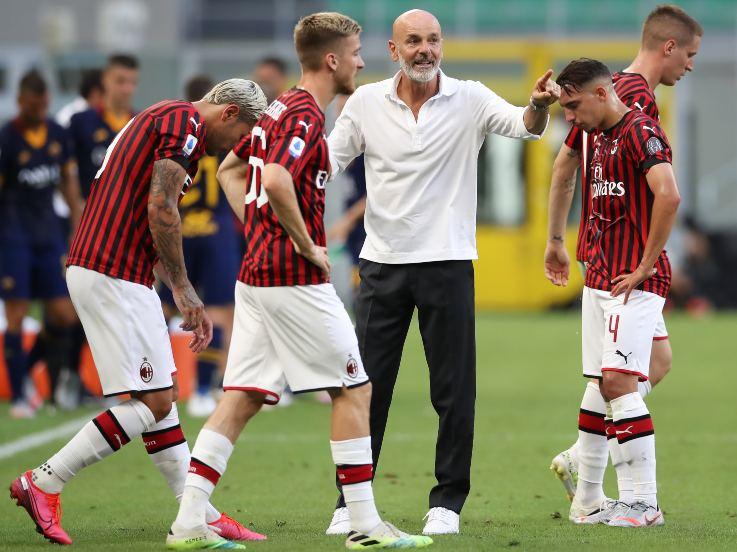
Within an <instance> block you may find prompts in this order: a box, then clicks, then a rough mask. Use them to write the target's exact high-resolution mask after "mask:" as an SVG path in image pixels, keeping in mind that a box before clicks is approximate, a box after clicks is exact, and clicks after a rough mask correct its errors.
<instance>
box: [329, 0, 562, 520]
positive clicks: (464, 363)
mask: <svg viewBox="0 0 737 552" xmlns="http://www.w3.org/2000/svg"><path fill="white" fill-rule="evenodd" d="M388 45H389V51H390V53H391V57H392V59H393V60H394V61H398V62H399V65H400V71H399V72H397V74H396V75H395V76H394V77H393V78H391V79H387V80H384V81H381V82H377V83H373V84H369V85H365V86H361V87H360V88H358V89H357V90H356V92H355V93H354V94H353V95H352V96H351V97H350V98H349V99H348V101H347V102H346V105H345V108H344V109H343V112H342V113H341V115H340V117H339V118H338V120H337V121H336V124H335V129H334V130H333V132H332V133H331V134H330V137H329V139H328V144H329V148H330V159H331V165H332V171H333V174H334V175H335V174H337V173H339V172H341V171H343V170H345V168H346V167H347V166H348V165H349V164H350V162H351V161H352V160H353V159H354V158H355V157H356V156H358V155H360V154H361V153H363V154H364V155H365V164H366V188H367V203H366V214H365V226H366V234H367V237H366V242H365V244H364V246H363V249H362V251H361V255H360V257H361V259H360V277H361V284H360V290H359V294H358V299H357V301H356V319H357V320H356V333H357V334H358V342H359V347H360V351H361V356H362V358H363V362H364V366H365V369H366V372H367V373H368V375H369V377H370V378H371V382H372V385H373V395H372V397H371V439H372V448H373V455H374V465H376V463H377V462H378V459H379V453H380V452H381V444H382V441H383V438H384V430H385V428H386V422H387V417H388V414H389V406H390V404H391V399H392V392H393V390H394V383H395V381H396V378H397V373H398V371H399V364H400V361H401V357H402V348H403V346H404V341H405V338H406V336H407V330H408V328H409V325H410V322H411V320H412V315H413V312H414V309H415V307H416V308H417V311H418V318H419V325H420V333H421V335H422V341H423V344H424V348H425V357H426V359H427V363H428V366H429V369H430V395H431V400H432V404H433V407H434V408H435V411H436V412H437V413H438V416H439V419H440V420H439V427H438V439H437V445H436V458H435V477H436V478H437V482H438V483H437V485H436V486H435V487H434V488H433V489H432V490H431V491H430V501H429V505H430V511H429V512H428V515H427V516H426V518H427V524H426V525H425V528H424V533H425V534H442V533H457V532H458V527H459V514H460V511H461V508H462V507H463V503H464V502H465V500H466V497H467V496H468V493H469V489H470V484H471V483H470V471H471V451H472V448H473V422H474V403H475V398H476V341H475V320H474V283H473V264H472V260H473V259H476V258H478V256H477V253H476V168H477V162H478V153H479V150H480V148H481V145H482V144H483V141H484V138H485V136H486V135H487V134H489V133H496V134H500V135H502V136H508V137H511V138H523V139H538V138H540V136H541V135H542V133H543V131H544V130H545V128H546V126H547V121H548V106H549V105H550V104H552V103H553V102H555V101H556V100H557V98H558V97H559V95H560V89H559V87H558V85H557V84H555V83H554V82H553V81H552V80H550V76H551V74H552V71H548V72H547V73H546V74H545V75H543V76H542V77H541V78H540V79H539V80H538V81H537V83H536V84H535V87H534V89H533V91H532V96H531V98H530V104H529V105H528V106H527V107H515V106H513V105H511V104H509V103H507V102H506V101H504V100H503V99H502V98H500V97H499V96H497V95H496V94H495V93H494V92H492V91H491V90H489V89H488V88H486V87H485V86H484V85H482V84H481V83H479V82H474V81H463V80H457V79H454V78H451V77H449V76H447V75H445V74H444V73H443V72H442V71H440V67H439V66H440V60H441V58H442V36H441V31H440V23H439V22H438V20H437V19H436V18H435V17H434V16H433V15H432V14H430V13H428V12H426V11H422V10H411V11H408V12H406V13H404V14H402V15H400V16H399V17H398V18H397V19H396V21H395V22H394V25H393V27H392V39H391V40H390V41H389V44H388ZM342 506H344V504H343V503H342V501H339V504H338V508H337V509H336V511H335V513H334V515H333V521H332V523H331V525H330V527H329V528H328V531H327V532H328V534H336V533H342V532H347V531H348V529H349V518H348V513H347V510H345V509H344V508H342Z"/></svg>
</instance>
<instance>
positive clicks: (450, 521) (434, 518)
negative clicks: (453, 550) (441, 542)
mask: <svg viewBox="0 0 737 552" xmlns="http://www.w3.org/2000/svg"><path fill="white" fill-rule="evenodd" d="M422 519H426V520H427V523H425V528H424V529H423V530H422V534H423V535H455V534H457V533H458V531H459V528H458V526H459V525H460V521H461V516H459V515H458V514H456V513H455V512H454V511H453V510H448V509H447V508H442V507H436V508H430V511H429V512H428V513H427V514H425V517H424V518H422Z"/></svg>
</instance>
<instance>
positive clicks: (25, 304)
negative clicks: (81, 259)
mask: <svg viewBox="0 0 737 552" xmlns="http://www.w3.org/2000/svg"><path fill="white" fill-rule="evenodd" d="M48 105H49V94H48V90H47V86H46V82H45V81H44V79H43V77H42V76H41V75H40V74H39V73H38V72H37V71H30V72H28V73H27V74H25V75H24V76H23V78H22V79H21V81H20V88H19V93H18V107H19V113H18V115H17V117H16V118H14V119H13V120H11V121H10V122H8V123H7V124H5V125H4V126H3V127H2V129H0V182H1V183H0V294H1V295H2V298H3V300H4V301H5V316H6V318H7V331H6V333H5V340H4V354H5V362H6V365H7V367H8V372H9V376H10V377H9V379H10V382H11V389H12V398H13V406H12V408H11V414H12V415H14V416H16V417H29V416H31V415H32V414H33V412H32V409H30V407H29V406H28V405H27V404H26V403H25V402H24V400H23V392H22V391H23V382H24V378H25V374H26V372H27V368H28V366H27V363H26V355H25V352H24V350H23V347H22V344H21V326H22V323H23V318H24V317H25V315H26V314H27V313H28V309H29V306H30V301H31V300H32V299H40V300H42V301H43V302H44V309H45V317H44V318H45V320H46V324H45V328H44V330H43V331H44V333H45V339H46V343H47V346H48V349H49V351H51V354H50V355H49V356H48V357H47V364H48V368H49V373H50V376H51V380H52V389H53V388H54V387H55V383H56V378H57V377H58V374H59V370H60V368H61V366H62V365H64V364H65V363H66V362H67V361H68V358H69V353H68V348H69V346H70V343H69V336H68V331H69V328H70V327H71V326H72V325H73V324H75V322H76V314H75V312H74V308H73V307H72V303H71V301H70V300H69V297H68V295H67V289H66V284H65V282H64V275H63V273H64V260H65V259H64V257H65V254H66V250H67V236H65V235H64V231H63V227H62V224H61V220H60V219H59V217H58V216H57V215H56V213H55V212H54V207H53V195H54V191H55V190H57V189H58V190H59V191H60V192H61V193H62V194H63V196H64V199H65V200H66V202H67V204H68V205H69V207H70V210H71V222H72V226H73V227H74V228H76V224H77V223H78V221H79V218H80V214H81V211H82V198H81V196H80V192H79V184H78V181H77V176H76V167H75V165H74V163H73V161H72V158H71V156H70V148H69V144H68V138H67V134H66V131H65V130H64V129H63V128H62V127H61V126H59V125H58V124H57V123H55V122H54V121H53V120H51V119H49V118H48V117H47V112H48Z"/></svg>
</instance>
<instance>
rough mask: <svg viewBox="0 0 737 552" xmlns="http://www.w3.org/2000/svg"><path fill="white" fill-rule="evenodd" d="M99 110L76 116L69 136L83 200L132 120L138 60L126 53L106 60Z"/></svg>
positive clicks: (72, 121) (90, 109)
mask: <svg viewBox="0 0 737 552" xmlns="http://www.w3.org/2000/svg"><path fill="white" fill-rule="evenodd" d="M102 85H103V100H102V107H101V108H100V107H94V106H93V107H90V108H89V109H85V110H83V111H80V112H79V113H75V114H74V115H72V118H71V119H70V121H69V136H70V138H71V141H72V147H73V148H74V157H75V158H76V159H77V163H78V165H79V182H80V186H81V187H82V195H83V196H84V198H85V199H86V198H87V196H88V195H89V193H90V186H91V185H92V181H93V180H94V179H95V174H97V171H98V170H99V169H100V165H101V164H102V160H103V159H104V158H105V152H106V151H107V148H108V146H109V145H110V143H111V142H112V141H113V138H115V135H116V134H118V132H120V131H121V130H122V128H123V127H124V126H125V125H126V124H128V121H130V120H131V118H132V117H133V114H134V113H133V96H134V95H135V93H136V89H137V87H138V60H137V59H136V58H134V57H132V56H129V55H125V54H114V55H112V56H110V57H109V58H108V61H107V65H106V66H105V68H104V70H103V72H102Z"/></svg>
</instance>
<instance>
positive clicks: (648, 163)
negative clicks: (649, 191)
mask: <svg viewBox="0 0 737 552" xmlns="http://www.w3.org/2000/svg"><path fill="white" fill-rule="evenodd" d="M628 146H629V154H630V156H631V158H632V159H633V160H634V162H635V164H636V165H637V166H638V167H639V169H640V170H641V171H642V172H643V173H645V174H647V172H648V171H649V170H650V168H651V167H653V166H655V165H658V164H660V163H672V162H673V157H672V151H671V148H670V144H669V143H668V138H667V137H666V136H665V133H664V132H663V129H661V128H660V125H659V124H658V123H657V122H655V121H654V120H652V119H650V118H647V119H646V118H641V119H638V120H637V121H635V122H634V123H633V124H632V128H631V129H630V132H629V144H628Z"/></svg>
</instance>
